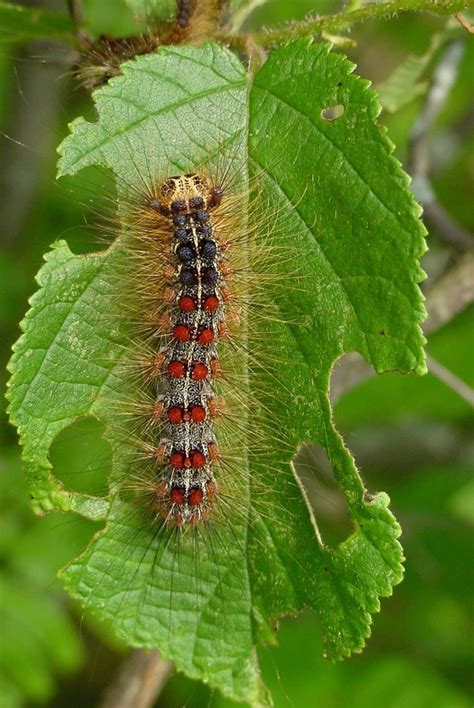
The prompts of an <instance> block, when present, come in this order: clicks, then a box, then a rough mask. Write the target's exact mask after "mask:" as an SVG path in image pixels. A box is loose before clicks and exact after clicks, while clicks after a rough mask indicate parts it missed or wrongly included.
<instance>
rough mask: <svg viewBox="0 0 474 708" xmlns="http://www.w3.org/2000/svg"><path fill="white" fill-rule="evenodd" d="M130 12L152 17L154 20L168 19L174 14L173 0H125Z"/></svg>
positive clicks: (174, 3) (174, 5)
mask: <svg viewBox="0 0 474 708" xmlns="http://www.w3.org/2000/svg"><path fill="white" fill-rule="evenodd" d="M125 2H126V3H127V5H128V7H129V8H130V10H132V12H134V13H135V14H136V15H138V16H140V17H153V18H154V19H155V20H168V19H169V18H170V17H173V15H176V2H175V1H174V0H125Z"/></svg>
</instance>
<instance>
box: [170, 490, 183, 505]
mask: <svg viewBox="0 0 474 708" xmlns="http://www.w3.org/2000/svg"><path fill="white" fill-rule="evenodd" d="M170 501H172V502H173V504H184V489H183V488H182V487H173V488H172V490H171V492H170Z"/></svg>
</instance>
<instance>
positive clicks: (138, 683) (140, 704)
mask: <svg viewBox="0 0 474 708" xmlns="http://www.w3.org/2000/svg"><path fill="white" fill-rule="evenodd" d="M172 670H173V664H172V663H171V662H169V661H165V660H164V659H162V658H161V656H160V654H159V653H158V652H157V651H156V650H155V651H152V652H146V651H144V650H142V649H134V650H133V651H132V652H131V654H130V655H129V656H128V657H127V658H126V659H125V661H124V662H123V664H122V666H121V667H120V670H119V673H118V675H117V676H116V677H115V679H114V681H113V682H112V683H111V685H110V686H109V687H108V689H107V691H106V694H105V696H104V700H103V702H102V704H101V708H149V707H150V706H152V705H154V703H155V701H156V699H157V697H158V696H159V694H160V692H161V690H162V688H163V686H164V685H165V683H166V681H167V679H168V677H169V675H170V674H171V672H172Z"/></svg>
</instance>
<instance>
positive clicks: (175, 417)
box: [166, 406, 183, 423]
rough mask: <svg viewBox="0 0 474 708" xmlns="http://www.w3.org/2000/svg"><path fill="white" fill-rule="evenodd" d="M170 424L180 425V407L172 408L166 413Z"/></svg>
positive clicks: (181, 414)
mask: <svg viewBox="0 0 474 708" xmlns="http://www.w3.org/2000/svg"><path fill="white" fill-rule="evenodd" d="M166 415H167V417H168V420H169V422H170V423H181V421H182V420H183V411H182V410H181V408H180V406H173V407H172V408H170V409H169V410H168V412H167V413H166Z"/></svg>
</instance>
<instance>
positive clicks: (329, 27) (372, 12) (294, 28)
mask: <svg viewBox="0 0 474 708" xmlns="http://www.w3.org/2000/svg"><path fill="white" fill-rule="evenodd" d="M472 7H474V3H473V2H472V0H391V1H389V2H382V3H370V4H368V5H364V6H363V7H360V8H358V9H355V10H353V11H347V10H346V11H344V12H339V13H338V14H337V15H317V16H316V17H309V18H307V19H305V20H303V21H302V22H291V23H288V24H287V25H283V26H281V27H275V28H271V29H267V30H263V31H262V32H255V33H253V34H252V40H253V42H254V43H255V44H261V45H263V46H271V45H273V44H282V43H283V42H286V41H288V40H290V39H297V38H299V37H308V36H314V35H320V34H322V33H323V32H327V33H336V34H337V33H338V32H341V31H343V30H347V29H348V28H349V27H351V26H352V25H355V24H357V23H359V22H364V21H366V20H378V19H385V18H388V17H391V16H393V15H396V14H398V13H400V12H415V11H425V12H431V13H434V14H437V15H451V14H453V13H458V12H460V11H462V10H466V9H470V8H472ZM221 39H223V40H224V41H227V42H229V43H230V44H232V45H233V46H236V44H241V43H242V36H240V37H239V36H232V35H224V36H222V37H221Z"/></svg>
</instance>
